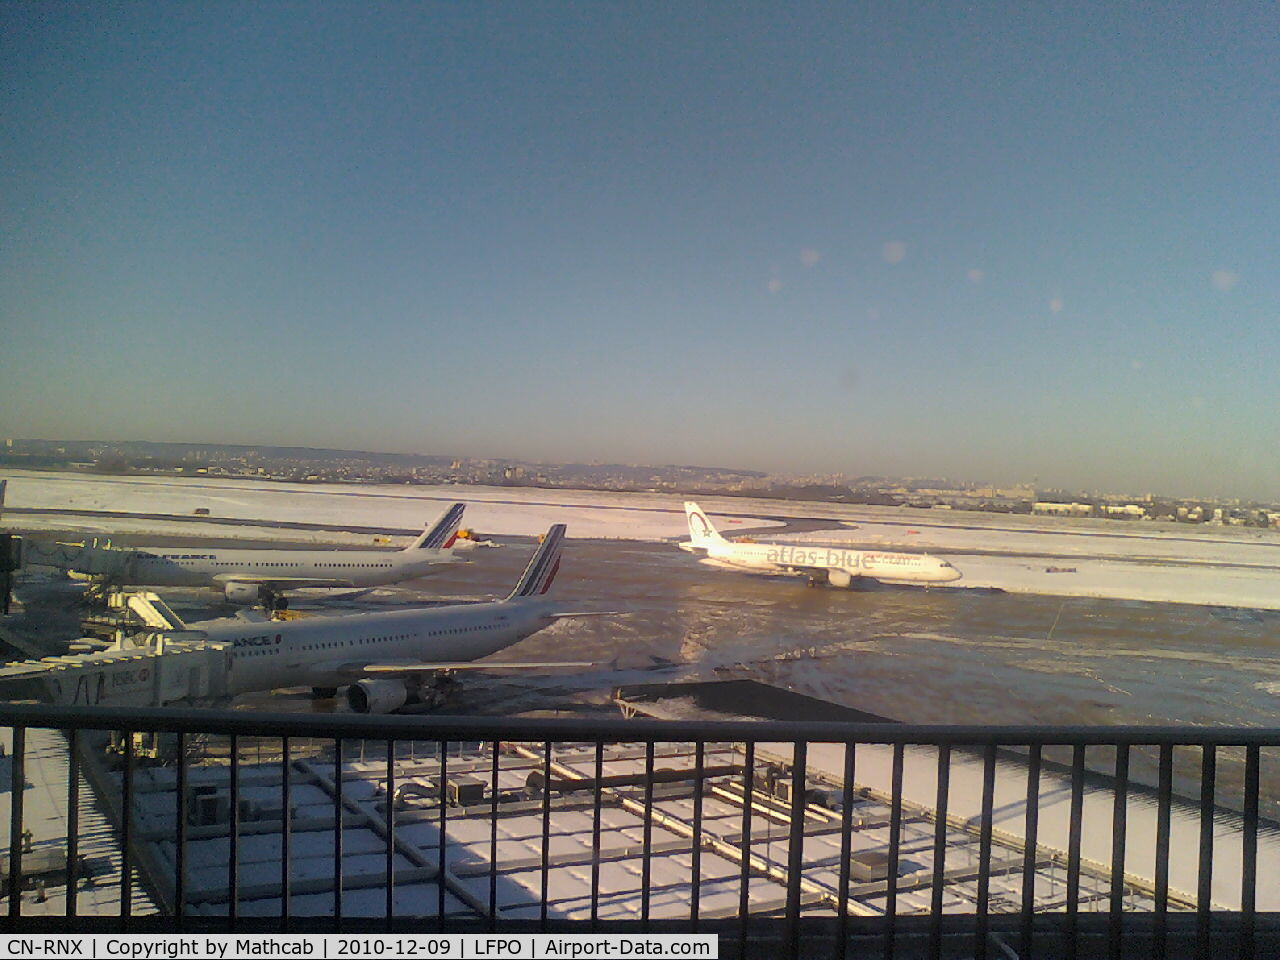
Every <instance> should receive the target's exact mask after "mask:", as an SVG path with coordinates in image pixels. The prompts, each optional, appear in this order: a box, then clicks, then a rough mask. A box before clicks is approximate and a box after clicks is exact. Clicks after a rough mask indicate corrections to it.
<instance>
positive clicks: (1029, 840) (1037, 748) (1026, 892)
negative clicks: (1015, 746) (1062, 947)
mask: <svg viewBox="0 0 1280 960" xmlns="http://www.w3.org/2000/svg"><path fill="white" fill-rule="evenodd" d="M1042 751H1043V747H1042V746H1041V745H1040V744H1038V743H1033V744H1032V745H1031V748H1030V751H1029V752H1028V754H1027V802H1026V816H1025V818H1024V827H1023V829H1024V830H1025V834H1024V837H1023V850H1022V917H1021V921H1022V922H1021V928H1022V929H1021V939H1022V943H1021V960H1031V957H1032V954H1033V951H1034V949H1035V947H1034V943H1035V939H1034V938H1035V912H1036V865H1037V864H1038V863H1039V862H1040V857H1039V851H1038V847H1039V840H1040V837H1039V832H1040V760H1041V753H1042Z"/></svg>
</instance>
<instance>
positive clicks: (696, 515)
mask: <svg viewBox="0 0 1280 960" xmlns="http://www.w3.org/2000/svg"><path fill="white" fill-rule="evenodd" d="M684 512H685V514H686V515H687V516H688V518H689V537H690V540H689V542H688V543H681V544H680V549H681V550H688V551H689V552H690V553H694V554H700V555H701V562H702V563H707V564H710V565H712V566H715V567H728V568H730V569H733V570H744V571H748V572H751V573H771V574H782V575H790V576H797V577H808V578H809V582H810V583H811V584H813V583H829V584H831V585H832V586H833V587H847V586H849V585H850V584H851V583H852V582H853V578H854V577H867V578H870V579H873V580H882V581H886V582H889V583H946V582H948V581H950V580H959V579H960V571H959V570H957V569H956V568H955V567H953V566H952V565H951V564H949V563H947V561H945V560H940V559H938V558H937V557H931V556H929V555H928V554H922V553H881V552H879V551H871V550H845V549H843V548H841V547H818V546H808V545H806V544H791V543H735V542H733V541H732V540H726V539H725V538H724V537H722V536H720V533H719V531H717V530H716V528H715V527H713V526H712V525H711V521H710V520H708V519H707V515H706V514H705V513H703V512H702V508H701V507H699V506H698V505H697V504H696V503H693V502H692V501H688V502H686V503H685V505H684Z"/></svg>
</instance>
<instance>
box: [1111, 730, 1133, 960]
mask: <svg viewBox="0 0 1280 960" xmlns="http://www.w3.org/2000/svg"><path fill="white" fill-rule="evenodd" d="M1128 783H1129V748H1128V746H1126V745H1124V744H1121V745H1120V746H1118V747H1116V786H1115V798H1114V802H1113V804H1112V808H1111V903H1110V911H1109V912H1110V919H1109V922H1108V930H1107V934H1108V937H1107V953H1108V956H1109V957H1111V958H1112V960H1123V957H1124V952H1123V951H1124V892H1125V882H1124V857H1125V840H1126V839H1127V837H1126V835H1125V834H1126V831H1127V830H1128V812H1129V798H1128V791H1127V787H1128Z"/></svg>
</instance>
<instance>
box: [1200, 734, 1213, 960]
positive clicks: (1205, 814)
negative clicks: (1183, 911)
mask: <svg viewBox="0 0 1280 960" xmlns="http://www.w3.org/2000/svg"><path fill="white" fill-rule="evenodd" d="M1200 749H1201V756H1200V865H1199V868H1198V871H1197V880H1198V882H1197V884H1196V955H1197V956H1201V957H1207V956H1209V937H1210V924H1211V922H1212V913H1211V911H1212V909H1213V805H1214V789H1213V788H1214V780H1215V779H1216V777H1217V748H1216V747H1214V746H1213V745H1211V744H1205V745H1204V746H1203V747H1201V748H1200Z"/></svg>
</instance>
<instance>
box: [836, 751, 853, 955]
mask: <svg viewBox="0 0 1280 960" xmlns="http://www.w3.org/2000/svg"><path fill="white" fill-rule="evenodd" d="M854 751H855V747H854V745H853V744H852V743H846V744H845V745H844V783H843V785H842V789H841V791H840V879H839V897H840V900H839V902H838V903H837V905H836V917H837V933H836V938H837V939H836V956H837V957H838V958H839V960H845V958H846V957H847V956H848V955H849V859H850V857H852V856H853V777H854V772H855V770H854V762H855V758H856V755H855V752H854Z"/></svg>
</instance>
